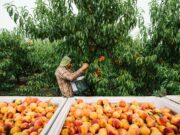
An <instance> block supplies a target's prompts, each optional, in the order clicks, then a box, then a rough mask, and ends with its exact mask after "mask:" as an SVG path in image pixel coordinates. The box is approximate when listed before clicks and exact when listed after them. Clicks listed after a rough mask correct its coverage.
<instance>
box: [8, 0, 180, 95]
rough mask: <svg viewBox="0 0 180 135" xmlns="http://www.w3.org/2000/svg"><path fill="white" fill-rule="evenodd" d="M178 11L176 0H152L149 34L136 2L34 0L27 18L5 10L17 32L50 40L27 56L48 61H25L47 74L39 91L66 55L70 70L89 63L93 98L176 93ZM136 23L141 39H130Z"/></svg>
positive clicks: (11, 7)
mask: <svg viewBox="0 0 180 135" xmlns="http://www.w3.org/2000/svg"><path fill="white" fill-rule="evenodd" d="M73 4H74V5H75V6H76V7H77V9H78V13H77V14H74V12H73ZM178 7H179V3H177V2H176V1H175V0H172V1H168V0H165V1H163V2H162V3H160V4H158V2H157V1H156V0H152V2H151V8H150V9H151V11H150V12H151V20H152V26H151V27H150V30H149V31H150V32H149V33H147V32H146V31H147V29H146V28H145V27H144V25H143V19H142V17H141V14H140V13H139V11H138V9H137V1H136V0H123V1H120V0H113V1H110V0H102V1H91V0H86V1H84V0H74V1H73V0H68V1H66V0H61V1H58V0H48V1H47V2H43V1H42V0H37V1H36V7H35V9H34V13H33V14H32V15H30V14H29V13H28V11H27V10H26V9H25V8H23V9H22V10H21V11H18V10H17V8H16V7H15V6H14V5H11V4H9V5H7V10H8V12H9V14H10V16H11V17H12V18H14V21H15V22H16V23H17V24H18V26H19V27H18V32H20V33H22V34H23V35H24V36H26V37H30V38H34V39H41V40H43V39H46V38H48V39H50V42H52V43H50V42H46V43H47V44H50V46H51V45H52V46H53V47H52V46H51V47H49V46H46V45H45V44H46V43H45V44H44V43H41V42H40V44H43V45H40V44H39V43H38V42H36V41H35V42H34V43H35V44H36V45H35V46H34V48H33V47H32V48H31V53H29V56H31V55H32V56H39V52H41V53H42V54H43V50H44V51H47V50H50V51H49V53H48V54H47V55H50V58H48V56H47V55H45V54H43V55H42V56H45V58H46V59H48V60H49V61H46V60H45V61H44V63H45V64H43V63H42V62H40V61H41V59H39V60H37V59H33V58H32V57H29V58H30V59H29V60H30V61H31V63H38V64H39V65H40V66H35V68H36V70H39V71H41V73H43V74H44V72H46V74H44V75H45V76H46V77H47V80H45V79H44V80H43V81H44V82H46V84H47V86H44V85H40V86H39V85H38V86H39V87H38V89H39V88H40V87H48V86H49V88H52V87H54V85H55V84H56V82H55V77H54V78H53V71H55V68H56V67H57V66H58V64H59V63H58V62H59V60H60V59H61V58H62V57H63V56H64V55H69V56H70V57H72V58H73V63H74V64H75V65H74V67H75V68H78V67H79V66H80V64H82V62H88V63H89V64H90V68H89V70H88V71H87V73H85V75H86V79H87V81H88V83H89V84H90V86H91V90H92V91H91V92H92V94H94V95H152V94H153V95H164V94H173V93H174V94H178V93H179V94H180V84H179V82H180V78H179V75H178V74H179V73H180V71H179V69H180V68H179V59H177V58H178V57H179V54H180V53H179V17H178V16H179V12H178V10H179V8H178ZM137 25H139V27H140V30H141V36H140V37H141V38H137V39H132V37H131V36H130V32H131V31H132V29H133V28H134V27H135V26H137ZM56 41H57V43H55V44H54V42H56ZM38 44H39V46H40V47H38ZM36 47H37V48H38V49H40V48H41V47H42V49H40V50H41V51H38V52H36V49H37V48H36ZM45 48H46V49H45ZM41 53H40V54H41ZM37 54H38V55H37ZM52 54H54V55H53V56H54V57H52V58H51V55H52ZM40 56H41V55H40ZM39 58H41V57H39ZM54 61H55V62H54ZM57 61H58V62H57ZM53 62H54V63H53ZM41 65H43V66H41ZM44 67H48V68H44ZM36 70H35V71H36ZM44 75H43V76H44ZM37 80H38V78H37ZM48 82H50V83H51V84H50V83H48ZM33 83H36V82H33ZM33 83H32V84H33ZM42 84H44V83H42ZM30 86H31V85H30Z"/></svg>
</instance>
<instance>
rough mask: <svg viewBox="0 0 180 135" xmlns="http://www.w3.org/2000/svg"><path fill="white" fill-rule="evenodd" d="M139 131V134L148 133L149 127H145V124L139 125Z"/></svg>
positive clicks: (144, 134)
mask: <svg viewBox="0 0 180 135" xmlns="http://www.w3.org/2000/svg"><path fill="white" fill-rule="evenodd" d="M139 131H140V134H141V135H149V134H150V129H149V128H147V127H146V126H142V127H140V129H139Z"/></svg>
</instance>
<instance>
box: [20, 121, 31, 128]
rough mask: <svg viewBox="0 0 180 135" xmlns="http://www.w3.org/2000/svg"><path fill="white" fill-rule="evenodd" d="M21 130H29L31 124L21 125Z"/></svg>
mask: <svg viewBox="0 0 180 135" xmlns="http://www.w3.org/2000/svg"><path fill="white" fill-rule="evenodd" d="M20 128H21V129H28V128H29V123H27V122H24V123H21V126H20Z"/></svg>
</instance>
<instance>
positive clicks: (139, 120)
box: [132, 117, 144, 127]
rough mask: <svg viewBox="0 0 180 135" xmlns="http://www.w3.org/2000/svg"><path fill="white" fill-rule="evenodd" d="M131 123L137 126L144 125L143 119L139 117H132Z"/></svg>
mask: <svg viewBox="0 0 180 135" xmlns="http://www.w3.org/2000/svg"><path fill="white" fill-rule="evenodd" d="M132 123H134V124H137V125H138V126H139V127H141V126H143V125H144V121H143V120H142V119H141V118H139V117H133V118H132Z"/></svg>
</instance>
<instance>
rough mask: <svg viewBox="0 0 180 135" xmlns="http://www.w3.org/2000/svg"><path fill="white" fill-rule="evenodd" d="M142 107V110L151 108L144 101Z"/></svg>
mask: <svg viewBox="0 0 180 135" xmlns="http://www.w3.org/2000/svg"><path fill="white" fill-rule="evenodd" d="M140 107H141V109H142V110H146V109H149V104H148V103H142V104H141V105H140Z"/></svg>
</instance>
